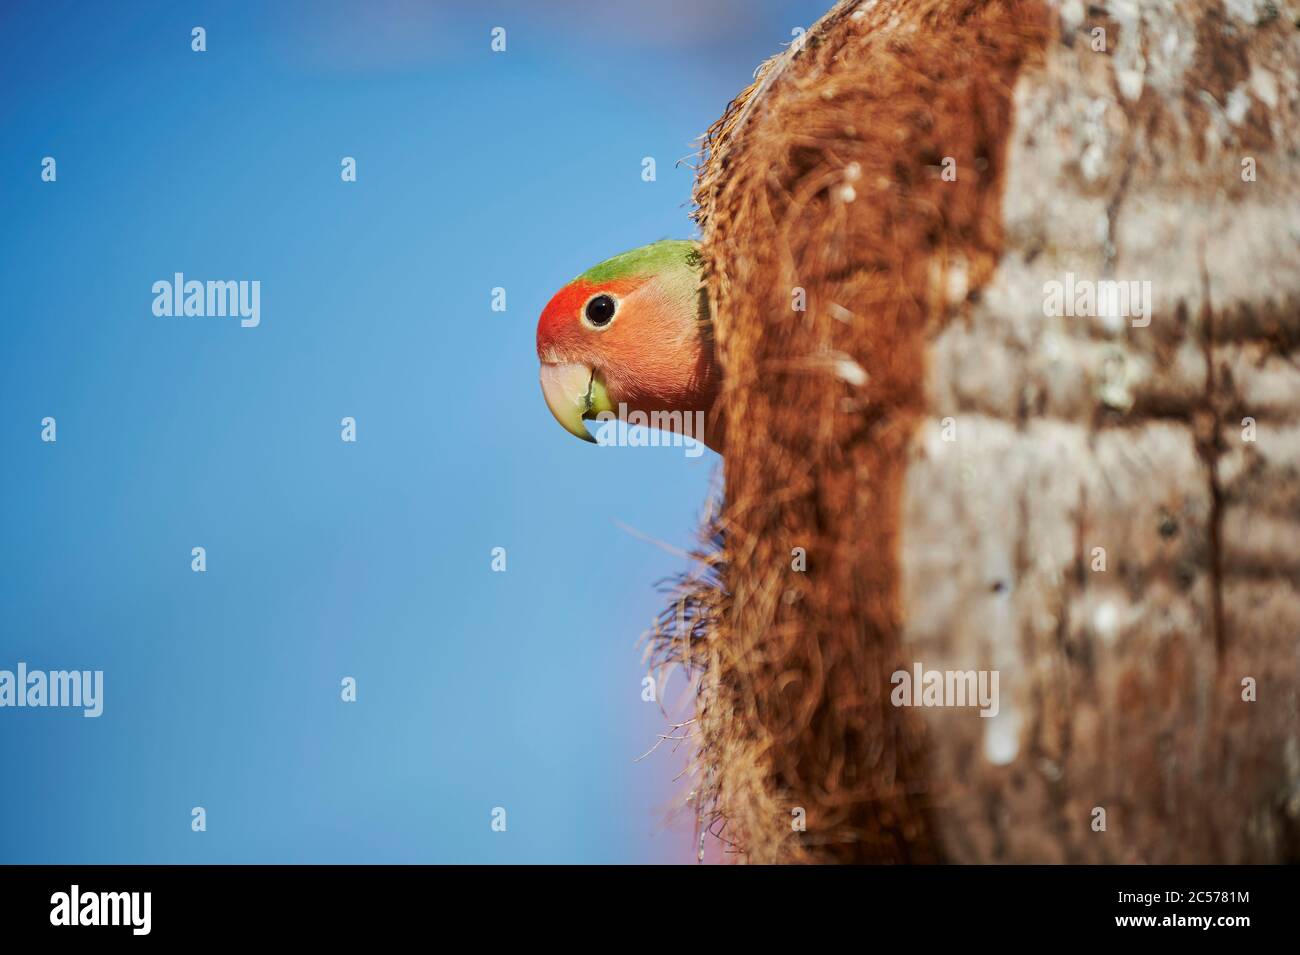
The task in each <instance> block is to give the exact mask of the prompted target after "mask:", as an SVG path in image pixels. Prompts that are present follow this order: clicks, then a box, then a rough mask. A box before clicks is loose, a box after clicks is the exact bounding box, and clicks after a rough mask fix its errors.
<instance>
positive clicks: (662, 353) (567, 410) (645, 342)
mask: <svg viewBox="0 0 1300 955" xmlns="http://www.w3.org/2000/svg"><path fill="white" fill-rule="evenodd" d="M537 357H538V358H539V359H540V360H541V362H542V390H543V393H544V394H545V395H546V399H547V404H548V405H549V406H550V408H551V411H552V413H554V414H555V416H556V418H557V419H558V420H559V421H560V423H561V424H563V425H564V427H565V428H566V429H568V430H569V431H572V432H573V433H574V434H579V432H580V431H581V432H582V433H581V434H580V436H585V434H586V432H585V428H584V427H583V426H582V424H581V419H582V418H583V417H587V418H590V417H592V416H594V414H595V413H597V412H599V411H602V410H609V411H615V412H616V411H618V410H619V406H620V405H625V406H626V407H627V410H628V411H645V412H654V411H706V412H707V411H708V410H709V408H710V407H711V406H712V403H713V398H714V397H715V396H716V391H717V382H716V375H715V373H714V367H713V354H712V347H711V344H710V343H709V342H708V341H707V340H706V335H705V333H704V331H703V330H702V328H701V325H700V321H699V318H698V302H697V300H696V299H695V298H694V297H693V296H691V295H686V296H682V295H681V294H680V293H679V294H678V296H677V297H676V298H674V297H673V296H672V295H670V294H669V292H668V291H667V290H666V289H665V287H664V286H663V284H662V283H661V282H660V281H658V280H657V279H656V277H655V276H638V277H631V278H622V279H615V280H610V281H605V282H598V283H593V282H589V281H585V280H582V279H579V280H576V281H574V282H571V283H570V284H568V285H566V286H565V287H564V288H562V289H561V290H560V291H559V292H557V293H556V294H555V296H554V298H552V299H551V301H550V302H549V303H548V304H547V306H546V308H545V309H544V310H543V311H542V316H541V319H540V320H539V321H538V323H537ZM597 405H605V406H607V407H597ZM575 408H576V409H577V412H576V413H575V410H574V409H575Z"/></svg>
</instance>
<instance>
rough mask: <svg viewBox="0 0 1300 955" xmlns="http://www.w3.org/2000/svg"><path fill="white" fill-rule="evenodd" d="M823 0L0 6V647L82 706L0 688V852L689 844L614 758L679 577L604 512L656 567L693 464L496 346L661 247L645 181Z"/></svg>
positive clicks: (552, 856)
mask: <svg viewBox="0 0 1300 955" xmlns="http://www.w3.org/2000/svg"><path fill="white" fill-rule="evenodd" d="M825 5H826V3H825V2H822V3H801V2H791V3H778V2H757V3H756V2H743V3H742V2H739V0H736V2H731V0H723V2H716V3H708V2H697V3H653V2H650V0H641V2H637V3H612V4H611V3H589V4H588V3H555V4H545V5H543V4H526V3H522V2H519V3H497V4H494V3H482V4H479V3H472V4H471V3H466V4H451V3H438V4H433V3H423V4H418V3H397V2H383V3H371V4H365V5H357V4H351V3H348V4H343V3H338V4H334V3H312V4H306V3H303V4H271V3H265V4H264V3H225V2H223V3H207V4H204V3H198V4H187V3H123V4H82V5H75V4H63V3H48V2H47V3H22V2H19V3H8V4H6V5H5V8H4V11H3V12H0V82H3V84H4V88H5V89H6V94H5V96H4V97H3V98H0V128H2V129H3V133H4V135H3V138H2V139H0V142H3V148H2V150H0V196H2V197H3V214H2V215H0V252H2V253H3V254H2V255H0V276H2V278H3V288H4V290H5V292H6V309H5V315H4V317H3V320H2V321H0V408H2V409H3V414H0V464H3V467H0V489H2V490H3V494H2V495H0V501H2V504H0V602H2V603H3V606H4V608H5V614H4V615H3V618H0V669H8V670H13V669H14V668H15V667H16V665H17V664H18V662H19V661H23V662H25V663H26V664H27V666H28V667H29V668H33V669H35V668H41V669H88V670H96V669H101V670H103V671H104V681H105V700H104V713H103V715H102V716H101V717H100V718H98V719H85V718H83V717H82V716H81V715H80V713H79V712H78V711H74V710H66V709H54V708H46V709H26V708H25V709H15V708H10V707H5V708H0V761H3V765H4V772H3V780H4V782H3V785H0V862H23V863H28V862H64V863H100V862H498V861H515V862H623V861H648V862H685V861H689V860H690V859H691V858H692V853H691V847H690V827H689V822H686V821H684V822H683V823H681V824H679V825H677V826H675V827H665V825H664V817H665V813H666V810H667V809H668V808H669V807H670V806H671V805H672V804H673V803H674V801H679V800H680V797H681V795H682V793H681V784H674V783H673V782H672V779H671V778H672V776H673V775H675V773H676V772H677V771H678V770H679V768H680V765H679V760H675V759H674V758H672V757H671V756H670V755H668V754H666V753H664V752H660V753H656V754H655V755H654V756H652V757H650V758H648V759H646V760H643V761H641V762H634V759H635V758H636V757H637V756H638V755H640V754H641V753H642V752H644V751H645V750H646V749H648V748H649V746H650V745H651V744H652V743H653V742H654V739H655V734H656V733H658V732H659V731H661V730H662V729H663V727H664V719H663V716H662V714H660V712H659V711H658V709H657V708H656V707H655V706H654V705H652V704H648V703H645V702H643V701H642V699H641V678H642V676H644V673H645V671H644V667H643V664H642V662H641V655H640V650H639V648H638V646H637V638H638V636H639V635H640V633H641V632H642V631H643V630H644V628H645V626H646V625H647V624H648V622H649V620H650V619H651V617H652V616H653V615H654V614H655V612H656V611H657V610H658V608H659V606H660V603H661V598H660V597H659V595H657V594H656V592H655V589H654V583H655V582H656V581H657V580H659V579H660V578H662V577H665V576H667V575H669V574H672V573H675V572H677V571H679V570H680V569H682V567H683V562H682V561H681V559H680V558H678V557H675V556H673V555H672V554H671V553H668V552H666V551H665V550H664V549H661V548H657V547H655V546H653V545H652V544H648V543H646V542H645V541H644V540H641V539H639V538H638V537H637V536H635V535H633V534H630V533H628V532H627V530H625V529H624V528H623V527H622V526H620V525H627V526H630V527H632V528H635V529H636V531H638V532H640V533H641V534H644V535H648V536H650V537H653V538H655V539H658V540H662V541H664V542H667V543H668V544H670V545H672V546H676V547H688V546H689V545H690V544H691V542H692V540H693V536H694V533H695V526H696V521H697V517H698V514H699V511H700V509H701V507H702V504H703V501H704V499H705V497H706V494H707V490H708V487H709V483H710V480H711V479H712V477H713V476H714V473H715V471H716V469H717V467H718V459H717V458H716V457H715V456H714V455H712V454H711V453H707V454H705V455H704V456H703V457H700V458H687V457H686V456H685V455H684V454H683V452H682V450H681V449H680V448H676V449H674V448H596V447H593V446H590V445H586V444H583V443H582V442H579V441H577V440H575V439H573V438H572V437H570V436H569V435H567V434H565V432H564V431H563V430H562V429H561V428H560V427H559V426H558V425H557V424H556V423H555V422H554V421H553V420H552V419H551V417H550V414H549V413H548V412H547V410H546V407H545V404H544V403H543V401H542V398H541V395H540V391H539V388H538V384H537V360H536V354H535V350H534V340H533V335H534V329H535V323H536V319H537V315H538V314H539V312H540V310H541V308H542V306H543V305H544V304H545V302H546V301H547V299H548V298H549V297H550V295H551V294H552V293H553V292H554V291H555V290H556V289H557V288H558V287H559V286H560V285H561V284H563V283H564V282H565V281H567V280H568V279H569V278H571V277H572V276H574V275H575V274H577V273H578V272H580V271H582V270H584V269H585V268H587V267H588V266H590V265H592V264H594V263H595V262H597V261H599V260H601V259H604V258H606V257H608V256H610V255H612V254H614V253H617V252H620V251H623V250H625V249H627V248H630V247H634V246H637V245H641V244H644V243H646V242H649V241H653V240H655V239H659V238H665V237H685V236H688V235H691V234H692V224H691V222H690V220H689V217H688V213H689V194H690V183H691V172H690V170H689V169H688V168H685V167H680V168H679V167H675V163H676V161H677V160H678V159H681V158H683V157H688V156H689V155H690V153H691V151H692V148H693V146H692V141H693V140H694V138H695V137H696V136H698V135H699V134H700V133H701V132H702V131H703V130H704V129H705V128H706V127H707V126H708V124H709V123H710V122H711V121H712V120H713V119H715V118H716V117H717V116H718V115H719V114H720V113H721V111H722V109H723V107H724V106H725V105H726V103H727V101H728V99H729V98H730V97H731V96H733V95H734V94H735V93H736V92H738V91H739V90H740V89H742V88H743V87H744V85H745V84H746V83H747V82H748V81H749V78H750V75H751V73H752V71H753V68H754V67H755V66H756V65H757V64H758V63H759V62H760V61H761V60H762V59H763V58H765V57H766V56H768V55H771V54H772V53H774V52H777V51H779V49H780V48H781V45H782V44H783V43H786V42H788V41H789V39H790V31H791V29H792V28H794V27H798V26H807V25H809V24H810V23H811V21H812V20H813V19H815V18H816V16H817V15H819V14H820V12H821V11H822V9H823V7H824V6H825ZM194 26H203V27H204V28H205V29H206V31H207V46H208V49H207V51H206V52H204V53H195V52H193V51H192V50H191V48H190V43H191V29H192V28H193V27H194ZM495 26H503V27H505V29H506V31H507V33H506V36H507V50H506V52H505V53H501V54H494V53H492V52H491V50H490V48H489V43H490V31H491V29H492V28H493V27H495ZM46 156H52V157H54V158H55V160H56V162H57V180H56V181H54V182H43V181H42V180H41V161H42V158H43V157H46ZM344 156H351V157H355V159H356V162H357V181H356V182H354V183H344V182H342V181H341V179H340V161H341V159H342V157H344ZM645 156H652V157H655V159H656V163H657V172H658V177H657V181H655V182H653V183H647V182H644V181H642V178H641V169H642V166H641V161H642V158H643V157H645ZM176 272H183V273H184V274H185V275H186V276H187V277H188V278H194V279H200V280H208V279H211V280H227V279H236V280H238V279H243V280H250V281H251V280H257V281H259V282H260V287H261V324H260V325H259V326H258V327H256V328H242V327H240V325H239V323H238V321H237V320H231V319H224V318H194V317H189V318H185V317H171V318H165V317H157V316H155V315H154V314H153V312H152V309H151V305H152V302H153V294H152V292H151V287H152V285H153V283H154V282H155V281H158V280H160V279H170V278H171V277H172V275H173V274H174V273H176ZM494 287H503V288H505V289H506V293H507V309H506V311H505V312H494V311H492V310H491V309H490V307H489V306H490V300H491V290H492V289H493V288H494ZM47 416H50V417H54V418H55V419H56V421H57V441H56V442H54V443H47V442H43V441H42V440H41V421H42V419H43V418H45V417H47ZM345 416H351V417H353V418H355V420H356V422H357V441H356V442H355V443H345V442H343V441H342V440H341V439H340V421H341V419H342V418H343V417H345ZM195 546H203V547H205V548H206V552H207V568H208V569H207V571H206V572H205V573H201V574H200V573H194V572H193V571H192V570H191V566H190V562H191V548H192V547H195ZM494 547H504V548H506V552H507V568H508V569H507V570H506V572H505V573H494V572H493V571H492V569H491V551H492V548H494ZM345 676H350V677H353V678H355V679H356V681H357V687H358V690H357V695H358V698H357V701H356V702H355V703H344V702H343V701H342V700H341V699H340V689H339V685H340V680H341V679H342V678H343V677H345ZM195 806H202V807H204V809H205V810H206V812H207V831H206V832H201V833H196V832H193V831H191V826H190V820H191V809H192V808H193V807H195ZM497 806H501V807H505V809H506V811H507V829H506V831H505V832H493V831H492V829H491V827H490V821H491V810H492V808H493V807H497Z"/></svg>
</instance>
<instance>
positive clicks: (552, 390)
mask: <svg viewBox="0 0 1300 955" xmlns="http://www.w3.org/2000/svg"><path fill="white" fill-rule="evenodd" d="M542 396H543V397H544V398H546V407H548V408H550V409H551V414H553V415H555V420H556V421H558V422H560V424H561V425H563V426H564V430H565V431H567V432H569V433H570V434H573V435H577V436H578V437H579V438H582V440H584V441H590V442H592V443H593V444H595V443H596V439H595V438H593V437H592V436H591V434H590V432H588V431H587V426H586V425H585V424H583V421H584V420H587V419H590V418H594V417H596V415H598V414H600V412H602V411H610V410H612V409H611V407H610V404H609V398H608V396H607V395H606V394H605V385H604V382H602V381H601V380H600V376H599V375H598V374H597V373H596V371H595V370H594V369H592V368H590V367H589V366H587V365H582V364H564V365H560V364H553V363H550V362H544V363H543V364H542Z"/></svg>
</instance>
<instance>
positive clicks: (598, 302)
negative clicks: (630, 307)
mask: <svg viewBox="0 0 1300 955" xmlns="http://www.w3.org/2000/svg"><path fill="white" fill-rule="evenodd" d="M614 307H615V306H614V300H613V299H612V298H610V297H609V296H608V295H597V296H596V297H595V298H593V299H592V300H591V301H590V302H588V303H587V321H589V322H591V324H593V325H595V326H596V327H597V328H604V327H605V326H606V325H608V324H609V323H610V320H611V319H613V317H614Z"/></svg>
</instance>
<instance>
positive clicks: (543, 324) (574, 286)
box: [537, 278, 645, 355]
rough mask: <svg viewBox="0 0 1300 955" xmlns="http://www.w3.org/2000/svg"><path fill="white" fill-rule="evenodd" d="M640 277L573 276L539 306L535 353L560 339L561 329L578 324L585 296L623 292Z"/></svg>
mask: <svg viewBox="0 0 1300 955" xmlns="http://www.w3.org/2000/svg"><path fill="white" fill-rule="evenodd" d="M644 281H645V279H644V278H627V279H611V280H610V281H608V282H587V281H584V280H583V279H574V280H573V281H572V282H570V283H569V284H568V285H566V286H564V288H562V289H560V290H559V291H558V292H556V293H555V295H554V296H553V297H552V298H551V300H550V301H549V302H547V303H546V308H544V309H542V317H541V318H540V319H538V320H537V354H538V355H541V354H542V352H543V351H545V350H546V349H547V348H549V347H551V346H552V345H554V344H555V343H556V342H558V341H560V340H561V339H563V337H564V335H565V332H566V331H568V330H570V329H576V328H578V327H579V313H580V312H581V309H582V306H583V305H585V304H586V303H587V299H589V298H591V297H592V296H593V295H596V294H598V293H600V292H608V293H610V294H611V295H627V294H628V293H629V292H632V291H634V290H635V289H637V288H638V287H639V286H640V285H641V284H642V283H643V282H644Z"/></svg>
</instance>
